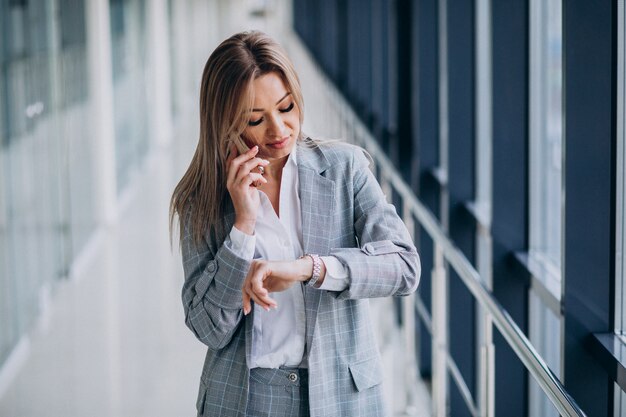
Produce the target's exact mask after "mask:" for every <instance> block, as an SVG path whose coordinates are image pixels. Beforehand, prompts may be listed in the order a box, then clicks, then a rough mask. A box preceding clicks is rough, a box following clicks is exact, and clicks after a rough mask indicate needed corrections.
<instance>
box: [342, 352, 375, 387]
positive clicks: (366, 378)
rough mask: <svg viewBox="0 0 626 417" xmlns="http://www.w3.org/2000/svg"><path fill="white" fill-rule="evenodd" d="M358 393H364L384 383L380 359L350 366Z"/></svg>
mask: <svg viewBox="0 0 626 417" xmlns="http://www.w3.org/2000/svg"><path fill="white" fill-rule="evenodd" d="M348 369H350V376H352V381H354V385H355V386H356V389H357V391H359V392H360V391H363V390H366V389H368V388H371V387H373V386H375V385H378V384H380V383H381V382H383V373H382V370H381V366H380V359H379V358H378V357H373V358H370V359H366V360H364V361H359V362H355V363H353V364H350V365H348Z"/></svg>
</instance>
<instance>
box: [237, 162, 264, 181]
mask: <svg viewBox="0 0 626 417" xmlns="http://www.w3.org/2000/svg"><path fill="white" fill-rule="evenodd" d="M269 163H270V162H269V161H268V160H265V159H261V158H252V159H250V160H248V161H246V162H244V163H243V164H241V165H240V166H239V172H237V175H236V177H235V183H237V182H240V181H242V180H243V178H244V177H245V176H246V175H248V174H249V173H251V172H252V173H255V174H257V173H258V174H260V173H261V172H260V171H259V170H258V167H259V166H262V167H265V166H267V165H268V164H269Z"/></svg>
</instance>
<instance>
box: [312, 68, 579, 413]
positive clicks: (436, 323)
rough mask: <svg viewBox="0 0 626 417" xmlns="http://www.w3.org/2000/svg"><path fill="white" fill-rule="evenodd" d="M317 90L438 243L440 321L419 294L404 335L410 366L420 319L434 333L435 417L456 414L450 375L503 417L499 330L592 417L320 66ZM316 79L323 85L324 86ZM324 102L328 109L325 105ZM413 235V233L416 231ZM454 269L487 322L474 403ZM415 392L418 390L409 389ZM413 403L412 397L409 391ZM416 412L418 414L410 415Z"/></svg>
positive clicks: (435, 288)
mask: <svg viewBox="0 0 626 417" xmlns="http://www.w3.org/2000/svg"><path fill="white" fill-rule="evenodd" d="M310 64H311V65H312V66H313V67H314V68H313V71H314V72H315V73H316V74H315V77H316V78H317V80H319V81H320V82H321V84H322V86H320V85H319V84H317V82H316V89H318V91H320V88H321V89H322V90H323V91H324V93H323V94H324V95H325V96H326V97H325V98H324V102H325V103H324V104H327V106H325V109H326V110H325V112H326V114H325V116H327V120H325V122H327V123H328V129H329V130H331V131H334V132H342V136H343V137H344V138H346V139H348V140H349V141H351V142H354V143H356V144H358V145H360V146H362V147H364V148H365V149H366V150H367V151H368V152H369V153H370V154H371V155H372V157H373V159H374V163H375V164H376V165H377V168H378V169H376V170H375V171H376V172H378V173H379V181H380V183H381V187H382V188H383V191H385V192H386V194H387V196H389V195H390V194H389V193H388V191H391V190H394V191H395V192H396V193H397V194H398V195H399V196H400V197H401V199H402V202H403V207H402V216H403V220H404V221H405V223H406V224H407V225H412V224H413V222H414V219H415V220H417V222H418V223H419V225H420V226H421V228H422V229H423V230H424V231H426V233H428V235H429V236H430V237H431V238H432V241H433V245H434V263H433V265H434V268H433V271H432V317H431V316H430V315H429V313H428V309H427V308H426V307H425V305H424V304H423V302H422V301H421V299H420V298H419V296H417V295H415V296H411V297H407V298H405V299H404V300H403V303H404V305H403V308H402V309H401V314H402V320H401V322H402V329H401V330H402V332H403V333H404V341H405V344H406V346H405V350H404V351H405V352H406V355H407V356H408V357H407V358H405V363H413V364H414V365H415V330H414V329H415V327H414V324H415V321H414V317H415V314H416V313H417V315H418V316H419V317H420V319H421V320H422V321H423V322H424V324H425V327H426V328H427V329H428V330H429V331H430V332H431V334H432V351H433V357H432V400H433V412H434V415H435V416H446V415H447V414H448V412H449V410H448V405H447V403H448V397H449V393H448V384H449V382H448V376H449V375H450V376H451V377H452V378H453V379H454V382H455V383H456V384H457V385H458V386H459V389H460V392H461V396H462V397H463V399H464V401H465V402H466V404H467V406H468V409H469V410H470V412H471V413H472V415H474V416H476V417H479V416H484V417H491V416H494V415H495V398H494V394H495V346H494V344H493V340H492V333H493V331H492V329H493V326H494V325H495V327H496V328H497V329H498V330H499V331H500V333H501V334H502V336H503V337H504V339H505V340H506V342H507V343H508V345H509V346H510V347H511V349H512V350H513V351H514V352H515V354H516V355H517V357H518V358H519V359H520V361H521V362H522V363H523V365H524V366H525V367H526V369H527V370H528V372H529V373H530V375H532V377H533V378H534V379H535V380H536V381H537V383H538V384H539V386H540V387H541V389H542V390H543V392H544V393H545V395H546V396H547V397H548V398H549V399H550V401H551V402H552V404H553V405H554V407H555V408H556V409H557V410H558V412H559V413H560V414H561V415H564V416H585V413H584V412H583V411H582V410H581V408H580V407H579V406H578V405H577V404H576V401H575V400H574V399H573V398H572V397H571V396H570V395H569V394H568V393H567V391H566V390H565V388H564V387H563V384H562V383H561V381H560V380H559V379H558V377H557V376H556V375H555V374H554V373H553V372H552V371H551V370H550V368H549V367H548V365H547V364H546V362H545V360H544V359H543V358H542V357H541V355H540V354H539V353H538V352H537V350H536V349H535V347H534V346H533V345H532V343H531V342H530V340H529V339H528V337H526V335H525V334H524V333H523V331H522V330H521V329H520V328H519V326H518V325H517V324H516V323H515V321H514V320H513V319H512V318H511V316H510V315H509V314H508V313H507V311H506V310H505V309H504V308H503V307H502V305H501V304H500V303H499V302H498V300H497V299H496V298H495V297H494V295H493V294H492V293H491V291H490V290H489V289H488V288H487V287H486V286H485V284H484V283H483V282H482V280H481V277H480V275H479V274H478V272H477V271H476V269H475V268H474V267H473V266H472V264H471V263H470V262H469V261H468V259H467V258H466V257H465V256H464V255H463V253H462V252H461V251H460V250H459V249H458V248H457V247H456V246H455V245H454V243H453V242H452V241H451V240H450V238H449V237H448V236H447V235H446V233H445V232H444V230H443V228H442V226H441V225H440V223H439V221H438V220H437V219H436V218H435V217H434V216H433V214H432V213H431V212H430V211H429V210H428V209H427V208H426V207H425V206H424V205H423V204H422V203H421V202H420V201H419V200H418V199H417V197H416V196H415V194H414V193H413V191H412V190H411V188H410V187H409V186H408V185H407V184H406V183H405V182H404V180H403V179H402V177H401V176H400V174H399V173H398V171H397V169H396V168H395V166H394V165H393V164H392V163H391V161H390V160H389V159H388V158H387V156H386V154H385V153H384V152H383V151H382V149H381V148H380V146H379V145H378V143H377V142H376V140H375V139H374V137H373V136H372V134H371V133H370V132H369V131H368V130H367V128H366V127H365V125H364V124H363V123H362V122H361V121H360V120H359V119H358V118H357V117H356V115H355V114H354V111H353V110H352V108H351V106H350V105H349V104H348V103H347V101H346V100H345V99H344V98H343V96H342V95H341V93H340V92H339V91H338V90H337V89H336V88H335V86H334V85H333V84H332V83H331V82H330V81H329V80H328V79H327V78H326V77H325V76H324V75H323V73H322V72H321V70H320V69H319V68H317V66H316V64H315V63H314V62H313V61H311V62H310ZM317 80H316V81H317ZM317 104H320V103H317ZM408 228H409V230H412V227H410V226H409V227H408ZM448 266H449V267H452V268H453V269H454V270H455V271H456V273H457V274H458V276H459V277H460V279H461V281H462V282H463V284H464V285H465V286H466V287H467V289H468V290H469V291H470V293H471V294H472V295H473V297H474V300H475V302H476V303H477V306H478V307H479V311H480V317H481V319H482V328H483V329H484V331H483V335H481V339H482V340H481V347H480V359H479V361H480V366H479V369H480V370H479V372H480V374H479V382H480V385H481V387H480V390H479V399H478V404H475V403H474V400H473V398H472V395H471V391H470V390H469V388H468V387H467V384H466V383H465V381H464V380H463V377H462V375H461V373H460V372H459V370H458V369H457V367H456V364H455V363H454V360H453V359H452V358H451V355H450V352H449V349H448V317H447V312H448V305H447V303H448V295H447V294H448V279H449V274H448ZM406 372H407V375H406V376H405V379H404V380H405V381H409V380H410V379H411V378H412V377H413V378H415V377H417V372H416V366H415V367H414V368H413V369H406ZM408 389H409V390H410V387H408ZM407 396H408V397H410V396H411V394H410V392H407ZM414 401H415V400H414V399H411V398H408V399H407V410H409V409H410V408H411V406H415V405H416V404H415V402H414ZM407 414H410V412H407Z"/></svg>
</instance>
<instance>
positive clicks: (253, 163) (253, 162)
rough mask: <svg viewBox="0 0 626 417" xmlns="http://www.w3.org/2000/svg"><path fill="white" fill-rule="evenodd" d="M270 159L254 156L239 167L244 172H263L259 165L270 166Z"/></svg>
mask: <svg viewBox="0 0 626 417" xmlns="http://www.w3.org/2000/svg"><path fill="white" fill-rule="evenodd" d="M269 163H270V161H268V160H267V159H263V158H252V159H249V160H247V161H245V162H244V163H242V164H241V166H240V167H239V171H240V172H241V171H244V172H261V171H260V170H259V169H258V167H266V166H268V165H269Z"/></svg>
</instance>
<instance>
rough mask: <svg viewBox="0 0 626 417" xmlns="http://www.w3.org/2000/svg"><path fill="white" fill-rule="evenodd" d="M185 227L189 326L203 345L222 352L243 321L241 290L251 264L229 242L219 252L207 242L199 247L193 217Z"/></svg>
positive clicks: (184, 294)
mask: <svg viewBox="0 0 626 417" xmlns="http://www.w3.org/2000/svg"><path fill="white" fill-rule="evenodd" d="M183 227H184V234H183V242H182V258H183V270H184V274H185V283H184V285H183V291H182V300H183V307H184V310H185V323H186V324H187V327H189V328H190V329H191V331H192V332H193V333H194V334H195V335H196V337H197V338H198V339H199V340H200V341H201V342H202V343H204V344H205V345H207V346H208V347H210V348H212V349H215V350H217V349H221V348H223V347H224V346H226V345H227V344H228V343H229V342H230V340H231V338H232V336H233V334H234V333H235V330H237V327H238V325H239V323H240V322H241V320H242V317H243V310H242V308H243V304H242V299H241V287H242V285H243V282H244V280H245V277H246V274H247V273H248V270H249V269H250V263H251V260H248V259H244V258H241V257H239V256H238V255H237V254H236V253H235V251H233V248H231V247H229V245H228V243H227V242H226V243H224V242H222V243H221V245H220V246H219V248H218V249H217V251H215V250H214V247H215V246H217V245H215V246H214V245H213V244H210V245H209V243H207V241H206V240H203V241H202V244H201V245H200V246H197V245H195V243H194V242H193V238H192V234H191V228H190V217H189V216H186V218H185V221H184V224H183Z"/></svg>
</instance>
